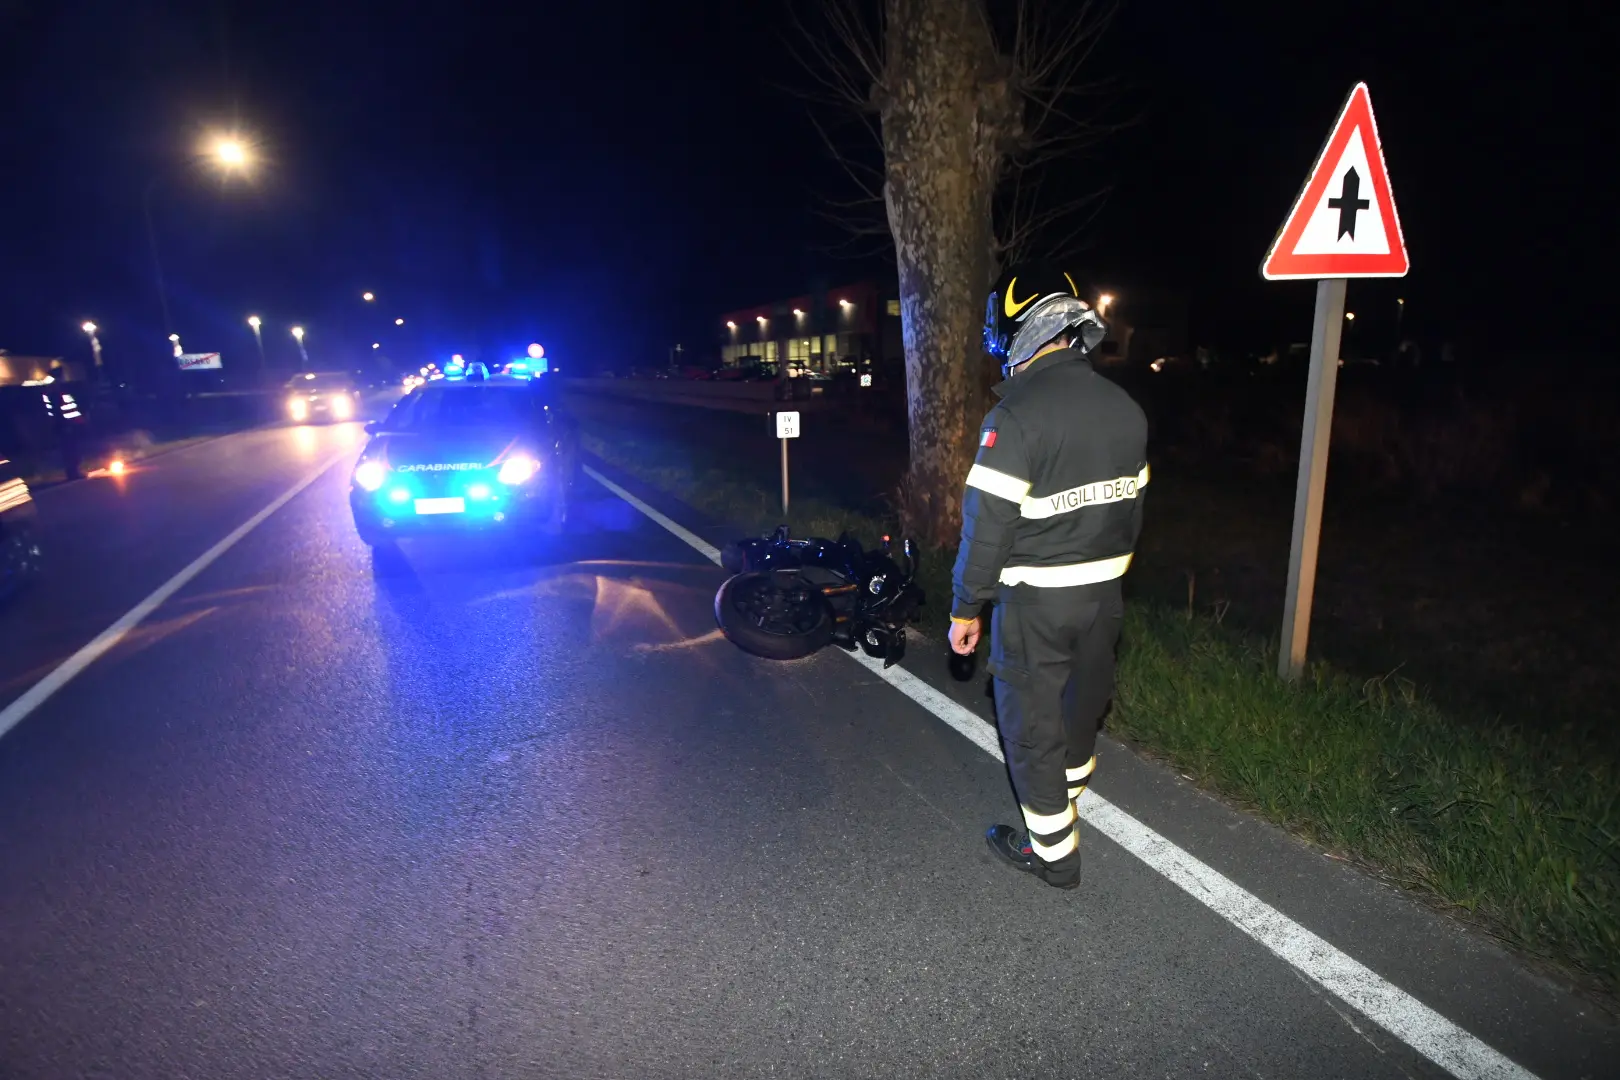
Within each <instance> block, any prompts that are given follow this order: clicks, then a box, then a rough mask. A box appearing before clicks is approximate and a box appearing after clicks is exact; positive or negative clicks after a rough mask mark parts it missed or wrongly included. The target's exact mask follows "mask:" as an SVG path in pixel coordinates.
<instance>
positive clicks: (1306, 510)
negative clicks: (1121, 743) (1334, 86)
mask: <svg viewBox="0 0 1620 1080" xmlns="http://www.w3.org/2000/svg"><path fill="white" fill-rule="evenodd" d="M1409 265H1410V264H1409V262H1408V260H1407V256H1406V240H1405V238H1404V237H1403V236H1402V235H1401V221H1400V218H1399V216H1398V215H1397V214H1396V213H1395V196H1394V194H1393V192H1392V191H1391V190H1390V184H1389V172H1388V170H1387V169H1386V168H1385V166H1384V148H1383V144H1382V143H1380V142H1379V139H1378V123H1377V121H1375V120H1374V119H1373V112H1372V98H1371V97H1370V96H1369V95H1368V93H1367V84H1366V83H1357V84H1356V85H1355V86H1354V87H1352V88H1351V90H1350V96H1349V97H1348V98H1346V99H1345V102H1344V105H1343V107H1342V108H1340V110H1339V117H1338V119H1337V120H1336V121H1335V122H1334V124H1333V130H1332V131H1331V132H1329V134H1328V138H1327V142H1325V143H1323V144H1322V150H1321V152H1320V153H1318V154H1317V157H1316V164H1315V165H1313V166H1312V167H1311V172H1310V175H1309V176H1307V177H1306V178H1305V186H1304V187H1303V188H1301V189H1300V192H1299V195H1298V197H1296V198H1295V199H1294V207H1293V209H1292V210H1290V211H1289V212H1288V217H1287V218H1286V219H1285V220H1284V221H1283V226H1282V228H1281V229H1279V230H1277V236H1276V239H1274V240H1272V242H1271V250H1269V251H1267V252H1266V258H1265V261H1264V262H1263V263H1261V264H1260V274H1261V276H1262V277H1264V278H1265V279H1266V280H1268V281H1280V280H1288V279H1299V278H1307V279H1315V281H1316V316H1315V319H1314V323H1313V325H1312V327H1311V370H1310V375H1309V377H1308V378H1307V380H1306V387H1305V423H1304V428H1303V431H1302V432H1301V434H1300V442H1299V479H1298V483H1297V486H1296V488H1295V493H1294V535H1293V545H1292V547H1291V548H1290V549H1289V554H1288V599H1287V602H1286V604H1285V605H1284V607H1283V627H1282V648H1281V649H1280V650H1279V655H1278V658H1277V673H1278V674H1279V675H1281V676H1282V677H1283V678H1284V679H1297V678H1299V676H1300V674H1301V673H1302V672H1303V671H1304V670H1305V646H1306V644H1307V642H1308V640H1309V638H1310V630H1311V601H1312V599H1313V598H1314V596H1315V593H1316V557H1317V552H1318V549H1319V546H1320V542H1321V538H1322V497H1323V493H1324V492H1325V491H1326V489H1327V459H1328V444H1329V442H1330V441H1331V439H1332V435H1333V391H1334V389H1335V387H1336V386H1337V384H1338V378H1339V339H1340V337H1341V335H1342V333H1343V330H1344V318H1345V316H1344V293H1345V286H1346V284H1347V282H1346V279H1347V278H1352V277H1404V276H1405V275H1406V271H1407V268H1408V266H1409Z"/></svg>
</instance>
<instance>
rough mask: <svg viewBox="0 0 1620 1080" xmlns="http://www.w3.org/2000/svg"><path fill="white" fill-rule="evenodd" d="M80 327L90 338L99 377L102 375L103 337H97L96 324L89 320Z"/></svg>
mask: <svg viewBox="0 0 1620 1080" xmlns="http://www.w3.org/2000/svg"><path fill="white" fill-rule="evenodd" d="M79 329H80V330H83V331H84V332H85V334H86V335H88V336H89V338H90V352H91V353H92V354H93V355H94V356H95V358H96V377H97V378H98V379H99V378H100V377H101V339H100V338H98V337H96V329H97V328H96V324H95V323H93V322H87V323H85V324H84V325H83V326H81V327H79Z"/></svg>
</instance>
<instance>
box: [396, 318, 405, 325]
mask: <svg viewBox="0 0 1620 1080" xmlns="http://www.w3.org/2000/svg"><path fill="white" fill-rule="evenodd" d="M394 325H395V326H404V325H405V320H404V319H395V320H394Z"/></svg>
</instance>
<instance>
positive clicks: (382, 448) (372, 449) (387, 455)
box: [366, 431, 525, 472]
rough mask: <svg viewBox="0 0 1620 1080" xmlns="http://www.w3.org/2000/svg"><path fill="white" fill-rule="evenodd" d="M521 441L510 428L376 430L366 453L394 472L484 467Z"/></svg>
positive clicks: (493, 462) (509, 451)
mask: <svg viewBox="0 0 1620 1080" xmlns="http://www.w3.org/2000/svg"><path fill="white" fill-rule="evenodd" d="M524 442H525V440H524V439H522V438H521V437H520V436H518V435H515V434H513V433H512V432H488V431H448V432H443V431H436V432H392V433H390V432H380V433H378V434H377V435H374V436H373V437H372V440H371V443H370V445H369V446H367V447H366V456H367V457H368V458H373V459H376V460H380V461H382V462H383V463H384V464H385V465H387V466H388V467H389V468H390V469H393V470H395V471H396V472H410V471H415V470H421V471H424V472H430V471H431V472H438V471H441V470H451V471H453V470H456V469H484V468H489V467H490V466H492V465H498V464H500V462H501V461H503V460H504V459H505V458H506V457H507V455H509V454H512V453H514V452H516V451H517V450H519V449H521V448H522V447H523V445H524Z"/></svg>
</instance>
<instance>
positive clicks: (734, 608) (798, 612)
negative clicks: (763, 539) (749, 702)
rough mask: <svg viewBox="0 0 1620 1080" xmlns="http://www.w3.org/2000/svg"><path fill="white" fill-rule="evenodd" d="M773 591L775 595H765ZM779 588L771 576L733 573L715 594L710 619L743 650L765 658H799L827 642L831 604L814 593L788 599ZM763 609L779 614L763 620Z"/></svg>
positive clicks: (830, 633) (779, 584) (775, 579)
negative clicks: (712, 616)
mask: <svg viewBox="0 0 1620 1080" xmlns="http://www.w3.org/2000/svg"><path fill="white" fill-rule="evenodd" d="M772 590H775V592H776V593H777V596H775V597H771V596H770V593H771V591H772ZM784 592H785V590H784V589H783V588H782V586H781V583H780V581H779V580H778V579H777V577H776V575H773V574H769V573H748V574H736V575H734V576H732V577H729V578H727V579H726V581H725V583H724V584H722V585H721V586H720V589H719V591H718V592H716V593H715V594H714V621H715V622H716V623H717V624H719V626H720V631H721V633H723V634H725V635H726V640H728V641H730V642H731V643H732V644H733V645H735V646H737V648H739V649H741V650H742V651H743V652H745V653H750V654H752V655H754V656H758V657H761V658H763V659H766V660H799V659H802V658H803V657H806V656H809V655H810V654H811V653H813V652H815V651H816V650H817V649H820V648H821V647H822V646H824V645H826V644H827V643H828V642H829V641H831V640H832V636H833V613H832V608H831V607H829V606H828V604H827V601H826V599H825V598H823V597H822V596H821V595H820V594H819V593H813V594H811V596H809V597H808V598H806V599H804V600H800V601H797V602H792V601H787V600H785V599H784V598H783V596H782V595H781V594H783V593H784ZM762 607H771V608H773V609H775V610H776V612H777V614H778V617H776V618H767V619H764V620H762V619H761V617H760V612H761V609H762ZM764 623H774V624H775V625H774V626H768V625H764Z"/></svg>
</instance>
